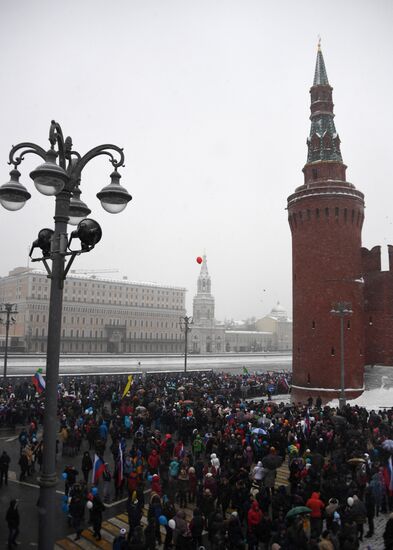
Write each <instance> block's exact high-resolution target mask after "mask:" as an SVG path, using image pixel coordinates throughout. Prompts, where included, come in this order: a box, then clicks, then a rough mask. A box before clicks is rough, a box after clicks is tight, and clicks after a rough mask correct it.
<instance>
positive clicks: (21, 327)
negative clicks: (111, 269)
mask: <svg viewBox="0 0 393 550" xmlns="http://www.w3.org/2000/svg"><path fill="white" fill-rule="evenodd" d="M185 293H186V289H185V288H182V287H175V286H166V285H159V284H156V283H137V282H131V281H128V280H127V279H123V280H111V279H103V278H96V277H91V276H86V275H73V274H69V275H68V277H67V279H66V281H65V284H64V300H63V318H62V338H61V352H62V353H108V352H109V353H182V352H183V350H184V343H183V342H184V335H183V334H182V332H181V329H180V325H179V319H180V317H182V316H184V315H185V311H186V310H185ZM49 294H50V280H49V279H48V278H47V274H46V272H43V271H40V270H37V269H29V268H17V269H14V270H13V271H11V272H10V273H9V275H8V276H6V277H2V278H0V303H16V304H17V308H18V314H17V315H16V323H15V324H14V325H13V326H12V327H11V328H10V344H11V346H10V349H12V350H15V351H16V350H18V351H26V352H42V353H45V352H46V346H47V335H48V313H49ZM4 339H5V329H4V327H1V326H0V347H1V346H2V345H4Z"/></svg>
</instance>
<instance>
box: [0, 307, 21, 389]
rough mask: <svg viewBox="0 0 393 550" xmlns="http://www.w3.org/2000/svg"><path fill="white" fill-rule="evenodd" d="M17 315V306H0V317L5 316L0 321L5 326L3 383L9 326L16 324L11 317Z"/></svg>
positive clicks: (5, 373)
mask: <svg viewBox="0 0 393 550" xmlns="http://www.w3.org/2000/svg"><path fill="white" fill-rule="evenodd" d="M17 313H18V310H17V304H2V305H1V306H0V315H2V314H5V316H6V317H5V321H3V319H0V324H1V325H5V347H4V369H3V378H4V381H5V380H6V379H7V362H8V335H9V332H10V326H11V325H14V324H15V323H16V319H15V317H11V315H16V314H17Z"/></svg>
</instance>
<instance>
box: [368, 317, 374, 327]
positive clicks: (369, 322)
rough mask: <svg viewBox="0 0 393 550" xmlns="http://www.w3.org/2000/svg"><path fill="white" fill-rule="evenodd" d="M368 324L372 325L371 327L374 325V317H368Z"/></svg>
mask: <svg viewBox="0 0 393 550" xmlns="http://www.w3.org/2000/svg"><path fill="white" fill-rule="evenodd" d="M368 324H369V325H370V327H372V325H373V318H372V317H369V318H368Z"/></svg>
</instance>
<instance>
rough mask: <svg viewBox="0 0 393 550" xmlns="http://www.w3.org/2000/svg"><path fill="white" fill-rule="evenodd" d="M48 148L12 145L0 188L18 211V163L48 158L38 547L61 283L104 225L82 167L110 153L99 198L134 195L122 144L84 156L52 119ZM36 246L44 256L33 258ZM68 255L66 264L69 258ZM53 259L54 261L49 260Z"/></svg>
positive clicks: (47, 540)
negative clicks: (124, 176)
mask: <svg viewBox="0 0 393 550" xmlns="http://www.w3.org/2000/svg"><path fill="white" fill-rule="evenodd" d="M49 142H50V149H49V150H48V151H45V149H43V148H42V147H40V146H39V145H36V144H35V143H30V142H23V143H19V144H18V145H15V146H13V147H12V149H11V151H10V154H9V164H11V165H13V169H12V170H11V172H10V176H11V179H10V181H9V182H8V183H6V184H4V185H2V186H1V187H0V203H1V204H2V206H4V208H6V209H7V210H13V211H15V210H19V209H20V208H22V207H23V206H24V205H25V203H26V201H27V200H28V199H29V198H30V197H31V195H30V193H29V192H28V191H27V189H26V188H25V187H24V186H23V185H22V184H21V183H20V182H19V178H20V175H21V174H20V172H19V170H18V166H19V165H20V164H21V162H22V161H23V160H24V158H25V156H26V155H27V154H30V153H32V154H35V155H38V156H39V157H41V158H42V159H43V160H44V162H43V164H41V165H40V166H38V167H37V168H36V169H35V170H33V171H32V172H31V173H30V177H31V178H32V180H33V181H34V185H35V187H36V188H37V190H38V191H39V192H40V193H42V194H44V195H48V196H50V195H55V196H56V205H55V216H54V220H55V226H54V230H52V229H48V228H44V229H41V231H40V232H39V234H38V238H37V239H36V240H35V241H34V242H33V245H32V247H31V251H30V257H31V259H32V261H33V262H35V261H42V262H43V264H44V266H45V269H46V271H47V273H48V277H49V278H50V279H51V290H50V301H49V319H48V340H47V359H46V388H45V413H44V435H43V443H44V445H43V462H42V471H41V475H40V478H39V485H40V497H39V503H38V512H39V541H38V545H39V548H40V550H53V548H54V544H55V525H56V522H55V510H56V499H55V496H56V495H55V490H56V485H57V475H56V436H57V426H58V422H57V385H58V378H59V357H60V341H61V320H62V306H63V286H64V280H65V278H66V276H67V273H68V271H69V269H70V267H71V265H72V262H73V261H74V259H75V257H76V256H77V255H79V254H83V253H85V252H89V251H90V250H92V249H93V248H94V246H95V245H96V244H97V243H98V242H99V241H100V239H101V236H102V233H101V228H100V226H99V224H98V223H97V222H95V221H94V220H91V219H88V218H86V217H87V216H88V215H89V214H90V209H89V208H88V206H87V205H86V204H85V203H84V202H83V201H82V200H81V199H80V195H81V191H80V182H81V175H82V171H83V169H84V167H85V166H86V164H87V163H88V162H90V161H91V160H92V159H93V158H95V157H98V156H100V155H106V156H108V157H109V161H110V163H111V164H112V166H113V171H112V173H111V175H110V177H111V183H110V184H109V185H106V186H105V187H104V188H103V189H102V190H101V191H100V192H99V193H97V197H98V199H99V200H100V201H101V205H102V207H103V208H104V210H106V211H107V212H109V213H111V214H116V213H118V212H121V211H122V210H124V208H125V207H126V206H127V203H128V202H129V201H130V200H131V195H129V193H128V192H127V191H126V189H124V187H122V186H121V185H120V174H119V172H118V168H119V167H121V166H124V164H123V163H124V154H123V149H121V148H120V147H117V146H116V145H112V144H104V145H99V146H98V147H94V148H93V149H91V150H90V151H88V152H87V153H86V154H85V155H83V156H82V155H80V154H79V153H78V152H77V151H74V150H73V149H72V140H71V138H70V137H67V138H66V139H64V137H63V132H62V130H61V127H60V125H59V124H58V123H57V122H55V121H54V120H52V122H51V126H50V130H49ZM68 223H69V224H71V225H77V226H78V227H77V229H76V230H75V231H73V232H72V233H71V235H70V236H68V234H67V224H68ZM75 239H79V240H80V248H78V249H76V250H75V249H74V248H71V245H72V243H73V241H74V243H75ZM36 249H40V250H41V254H42V255H41V256H40V257H35V258H33V253H34V251H35V250H36ZM67 256H68V257H69V260H68V263H67V265H66V264H65V260H66V257H67ZM49 261H51V262H52V266H50V265H49V263H48V262H49Z"/></svg>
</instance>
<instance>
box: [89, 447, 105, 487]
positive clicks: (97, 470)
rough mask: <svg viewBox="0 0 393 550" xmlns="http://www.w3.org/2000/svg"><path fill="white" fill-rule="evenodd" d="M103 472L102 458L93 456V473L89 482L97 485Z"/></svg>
mask: <svg viewBox="0 0 393 550" xmlns="http://www.w3.org/2000/svg"><path fill="white" fill-rule="evenodd" d="M104 470H105V464H104V461H103V460H102V458H100V457H99V456H98V455H96V454H95V455H94V464H93V472H92V476H91V482H92V484H93V485H97V483H98V481H99V479H100V477H101V476H102V474H103V473H104Z"/></svg>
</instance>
